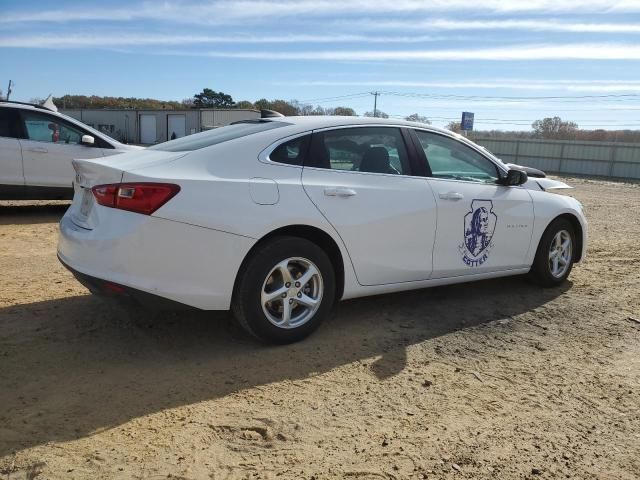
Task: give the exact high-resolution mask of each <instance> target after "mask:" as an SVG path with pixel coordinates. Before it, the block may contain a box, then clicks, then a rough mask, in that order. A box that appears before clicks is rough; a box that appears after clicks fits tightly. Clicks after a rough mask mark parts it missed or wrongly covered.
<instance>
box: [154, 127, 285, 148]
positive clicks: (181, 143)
mask: <svg viewBox="0 0 640 480" xmlns="http://www.w3.org/2000/svg"><path fill="white" fill-rule="evenodd" d="M286 125H289V124H288V123H284V122H273V121H269V120H244V121H241V122H236V123H234V124H232V125H227V126H226V127H220V128H216V129H213V130H208V131H206V132H200V133H196V134H194V135H188V136H186V137H182V138H177V139H176V140H170V141H168V142H164V143H159V144H158V145H154V146H153V147H149V148H148V150H162V151H164V152H190V151H193V150H199V149H201V148H205V147H210V146H211V145H217V144H218V143H223V142H228V141H229V140H235V139H236V138H240V137H246V136H249V135H253V134H254V133H259V132H265V131H267V130H272V129H274V128H279V127H284V126H286Z"/></svg>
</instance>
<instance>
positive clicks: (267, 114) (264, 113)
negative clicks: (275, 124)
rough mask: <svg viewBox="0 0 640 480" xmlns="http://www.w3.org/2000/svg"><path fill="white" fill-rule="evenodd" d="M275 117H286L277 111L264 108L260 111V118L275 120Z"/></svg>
mask: <svg viewBox="0 0 640 480" xmlns="http://www.w3.org/2000/svg"><path fill="white" fill-rule="evenodd" d="M275 117H284V115H282V114H281V113H280V112H276V111H275V110H269V109H266V108H263V109H262V110H260V118H275Z"/></svg>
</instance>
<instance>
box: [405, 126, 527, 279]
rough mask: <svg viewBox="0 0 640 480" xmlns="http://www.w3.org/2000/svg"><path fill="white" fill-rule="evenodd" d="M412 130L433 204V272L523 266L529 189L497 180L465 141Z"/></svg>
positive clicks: (487, 163) (464, 272)
mask: <svg viewBox="0 0 640 480" xmlns="http://www.w3.org/2000/svg"><path fill="white" fill-rule="evenodd" d="M415 134H416V137H417V140H418V144H419V146H420V147H421V150H422V152H424V154H425V156H424V157H423V158H424V160H426V161H427V166H428V168H429V170H430V172H431V177H430V178H429V179H428V183H429V184H430V185H431V188H432V190H433V193H434V195H435V198H436V202H437V205H438V232H437V235H436V241H435V247H434V251H433V278H444V277H453V276H459V275H473V274H476V273H487V272H494V271H502V270H510V269H515V268H521V267H524V266H526V256H527V252H528V251H529V248H530V245H529V244H530V242H531V234H532V232H533V220H534V212H533V201H532V199H531V196H530V195H529V192H528V191H527V190H526V189H525V188H523V187H521V186H509V187H507V186H503V185H499V184H498V183H497V181H498V179H499V177H500V173H499V169H498V167H497V166H496V164H495V163H493V162H492V161H491V160H490V159H488V158H487V157H485V156H484V155H482V154H481V153H479V152H478V151H476V150H475V149H472V148H471V147H469V146H467V145H465V144H464V143H462V142H460V141H458V140H456V139H453V138H451V137H448V136H445V135H440V134H437V133H434V132H427V131H422V130H415ZM422 152H419V153H422Z"/></svg>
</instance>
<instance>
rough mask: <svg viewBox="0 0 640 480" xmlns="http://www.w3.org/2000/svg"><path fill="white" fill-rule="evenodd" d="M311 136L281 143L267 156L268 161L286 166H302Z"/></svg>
mask: <svg viewBox="0 0 640 480" xmlns="http://www.w3.org/2000/svg"><path fill="white" fill-rule="evenodd" d="M310 142H311V135H305V136H304V137H298V138H294V139H293V140H289V141H288V142H284V143H281V144H280V145H278V146H277V147H276V148H274V149H273V151H272V152H271V153H270V154H269V160H271V161H272V162H277V163H284V164H287V165H297V166H300V167H301V166H302V165H304V159H305V156H306V155H307V151H308V150H309V143H310Z"/></svg>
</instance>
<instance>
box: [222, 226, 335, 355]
mask: <svg viewBox="0 0 640 480" xmlns="http://www.w3.org/2000/svg"><path fill="white" fill-rule="evenodd" d="M289 258H301V259H306V260H308V261H310V262H312V264H313V265H314V266H315V267H316V268H317V270H318V271H319V272H320V281H321V284H322V296H321V300H320V305H319V307H317V309H316V310H315V313H314V314H312V316H311V318H309V319H308V320H307V321H306V322H305V323H302V324H301V325H300V326H295V327H292V328H282V327H279V326H277V325H275V324H274V323H272V321H271V320H269V317H267V314H266V313H265V311H264V309H263V306H262V301H261V294H262V291H263V285H264V283H265V280H267V277H268V276H269V274H270V272H271V271H272V270H273V269H274V268H275V266H276V265H278V263H280V262H282V261H284V260H286V259H289ZM301 287H303V286H301ZM335 296H336V280H335V272H334V268H333V265H332V263H331V260H330V259H329V256H328V255H327V254H326V252H325V251H324V250H323V249H322V248H320V247H319V246H318V245H316V244H315V243H313V242H310V241H309V240H306V239H304V238H299V237H285V236H283V237H275V238H273V239H271V240H269V241H267V242H265V243H264V245H261V246H260V247H259V248H258V249H257V250H256V251H255V252H253V253H252V255H251V257H250V258H248V259H247V260H246V261H245V262H244V265H243V267H242V268H241V271H240V272H239V273H238V280H237V282H236V287H235V291H234V295H233V300H232V304H231V310H232V312H233V314H234V316H235V317H236V319H237V320H238V322H239V323H240V325H241V326H242V327H243V328H244V329H245V330H247V331H248V332H249V333H250V334H252V335H254V336H255V337H257V338H258V339H260V340H262V341H263V342H268V343H277V344H286V343H292V342H297V341H298V340H301V339H303V338H305V337H306V336H307V335H309V334H310V333H311V332H313V331H314V330H315V329H316V328H318V326H319V325H320V323H322V321H323V320H324V318H325V317H326V316H327V315H328V314H329V312H330V311H331V308H332V307H333V304H334V301H335ZM294 300H295V298H294ZM278 301H280V300H279V299H277V300H275V302H278ZM282 301H284V300H282ZM280 308H283V306H282V307H280ZM293 308H305V307H298V306H297V304H295V302H294V307H293Z"/></svg>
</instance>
